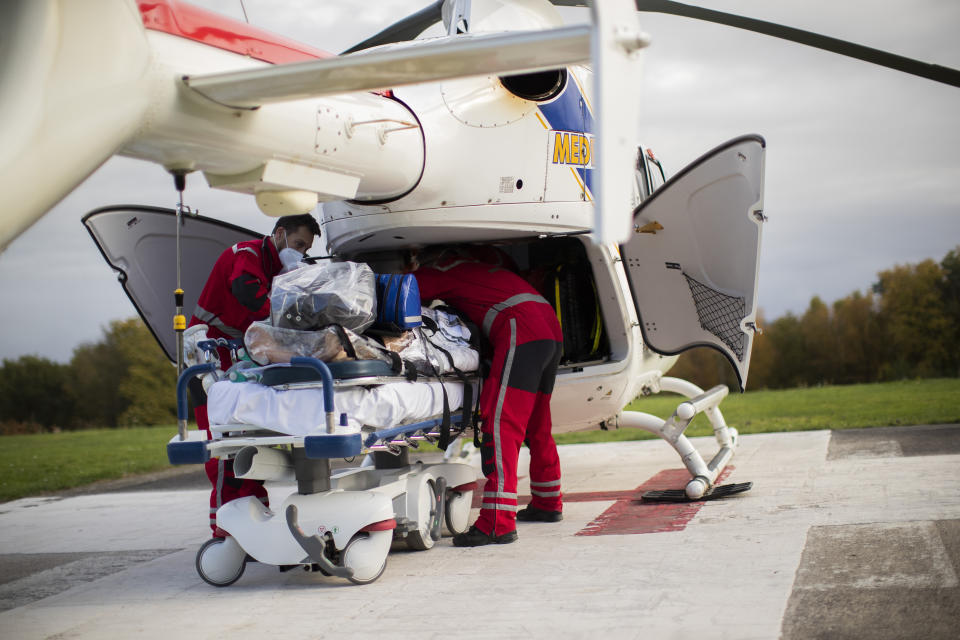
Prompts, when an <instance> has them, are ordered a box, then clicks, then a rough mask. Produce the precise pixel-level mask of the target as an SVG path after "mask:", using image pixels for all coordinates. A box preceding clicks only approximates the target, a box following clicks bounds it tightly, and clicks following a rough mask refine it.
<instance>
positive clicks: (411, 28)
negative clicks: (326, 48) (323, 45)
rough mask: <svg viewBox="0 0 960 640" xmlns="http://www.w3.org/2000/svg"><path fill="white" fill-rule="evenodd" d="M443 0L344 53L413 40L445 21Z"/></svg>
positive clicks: (395, 23) (412, 14)
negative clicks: (442, 12)
mask: <svg viewBox="0 0 960 640" xmlns="http://www.w3.org/2000/svg"><path fill="white" fill-rule="evenodd" d="M442 8H443V0H437V1H436V2H434V3H433V4H432V5H430V6H429V7H424V8H423V9H421V10H420V11H417V12H416V13H411V14H410V15H409V16H407V17H406V18H404V19H403V20H399V21H397V22H394V23H393V24H392V25H390V26H389V27H387V28H386V29H384V30H383V31H380V32H379V33H376V34H374V35H372V36H370V37H369V38H367V39H366V40H364V41H362V42H358V43H357V44H355V45H353V46H352V47H350V48H349V49H347V50H346V51H344V52H343V53H345V54H346V53H356V52H357V51H362V50H363V49H369V48H370V47H377V46H379V45H381V44H393V43H394V42H406V41H407V40H413V39H414V38H416V37H417V36H418V35H420V34H421V33H422V32H423V31H424V30H426V29H427V28H428V27H431V26H433V25H434V24H436V23H438V22H440V21H441V20H442V19H443V16H442V15H441V9H442Z"/></svg>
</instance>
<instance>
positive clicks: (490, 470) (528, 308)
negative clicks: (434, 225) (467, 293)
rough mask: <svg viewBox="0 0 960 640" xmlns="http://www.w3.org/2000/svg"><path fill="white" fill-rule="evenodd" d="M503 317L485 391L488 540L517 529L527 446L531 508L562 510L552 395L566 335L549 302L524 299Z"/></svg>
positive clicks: (482, 520) (494, 332)
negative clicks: (520, 466) (523, 448)
mask: <svg viewBox="0 0 960 640" xmlns="http://www.w3.org/2000/svg"><path fill="white" fill-rule="evenodd" d="M500 316H501V317H499V318H496V321H495V322H493V323H492V325H493V326H492V328H491V330H490V334H489V335H490V342H491V344H492V345H493V366H492V367H491V370H490V376H489V377H488V378H487V380H486V381H485V383H484V387H483V391H482V392H481V393H480V415H481V420H482V422H481V428H480V430H481V433H482V434H483V440H482V444H481V449H480V452H481V460H482V469H483V474H484V475H485V476H486V478H487V482H486V485H485V486H484V489H483V500H482V502H481V505H480V517H479V518H478V519H477V522H476V526H477V528H478V529H480V530H481V531H483V532H484V533H486V534H488V535H490V534H492V535H502V534H504V533H508V532H510V531H513V530H514V529H516V515H517V514H516V512H517V460H518V458H519V455H520V447H521V445H522V444H523V443H524V442H526V444H527V447H529V449H530V488H531V494H532V499H531V501H530V504H531V505H532V506H534V507H537V508H539V509H546V510H548V511H560V510H561V509H562V494H561V491H560V458H559V456H558V454H557V445H556V443H555V442H554V441H553V435H552V434H551V427H552V421H551V418H550V395H551V393H553V383H554V380H555V378H556V373H557V365H558V363H559V362H560V355H561V351H562V346H563V342H562V341H563V335H562V333H561V331H560V326H559V324H558V322H557V318H556V316H555V315H554V311H553V308H552V307H550V305H549V304H544V303H542V302H523V303H521V304H518V305H516V306H513V307H510V308H509V310H507V309H505V310H504V312H501V314H500Z"/></svg>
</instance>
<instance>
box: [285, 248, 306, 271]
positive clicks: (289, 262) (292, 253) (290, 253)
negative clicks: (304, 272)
mask: <svg viewBox="0 0 960 640" xmlns="http://www.w3.org/2000/svg"><path fill="white" fill-rule="evenodd" d="M279 255H280V263H281V264H282V265H283V266H284V268H286V269H292V268H294V267H296V266H297V265H299V264H300V261H301V260H303V254H302V253H300V252H299V251H297V250H296V249H291V248H290V247H286V248H284V249H280V252H279Z"/></svg>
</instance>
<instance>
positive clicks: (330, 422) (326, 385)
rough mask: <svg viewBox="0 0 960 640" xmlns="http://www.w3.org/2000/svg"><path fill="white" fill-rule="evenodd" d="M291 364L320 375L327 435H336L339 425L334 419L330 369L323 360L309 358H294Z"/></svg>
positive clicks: (291, 359)
mask: <svg viewBox="0 0 960 640" xmlns="http://www.w3.org/2000/svg"><path fill="white" fill-rule="evenodd" d="M290 364H292V365H294V366H304V367H310V368H312V369H315V370H316V371H317V372H318V373H319V374H320V377H321V378H322V379H323V411H324V413H325V414H326V425H327V433H335V432H336V430H337V423H336V421H335V419H334V407H333V374H331V373H330V369H329V367H327V365H326V364H325V363H324V362H323V361H322V360H317V359H316V358H310V357H307V356H294V357H292V358H290Z"/></svg>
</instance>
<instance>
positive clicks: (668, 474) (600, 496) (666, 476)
mask: <svg viewBox="0 0 960 640" xmlns="http://www.w3.org/2000/svg"><path fill="white" fill-rule="evenodd" d="M733 469H734V467H733V466H727V467H726V468H725V469H724V470H723V471H722V472H721V473H720V476H719V477H718V478H717V484H719V483H720V482H722V481H723V480H725V479H726V478H727V476H729V475H730V472H731V471H733ZM689 481H690V472H689V471H687V470H686V469H666V470H664V471H661V472H660V473H658V474H657V475H655V476H653V477H652V478H650V479H649V480H647V481H646V482H644V483H643V484H642V485H640V486H639V487H637V488H636V489H631V490H627V491H586V492H581V493H564V494H563V501H564V502H609V501H613V502H614V503H613V504H612V505H611V506H610V508H608V509H607V510H606V511H604V512H603V513H601V514H600V515H599V516H597V517H596V518H595V519H594V520H593V522H591V523H590V524H588V525H587V526H586V527H584V528H583V529H581V530H580V531H578V532H577V535H578V536H609V535H632V534H639V533H662V532H666V531H682V530H683V529H684V528H685V527H686V526H687V523H688V522H690V521H691V520H692V519H693V517H694V516H695V515H697V512H698V511H700V508H701V507H702V506H703V504H704V501H700V502H681V503H674V504H671V503H663V502H643V501H641V497H642V496H643V494H644V493H646V492H647V491H663V490H664V489H683V488H684V487H685V486H687V482H689ZM482 494H483V491H482V490H478V491H474V493H473V508H474V509H479V508H480V502H481V500H482ZM529 502H530V496H519V497H518V499H517V504H518V505H520V506H523V505H525V504H529Z"/></svg>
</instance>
